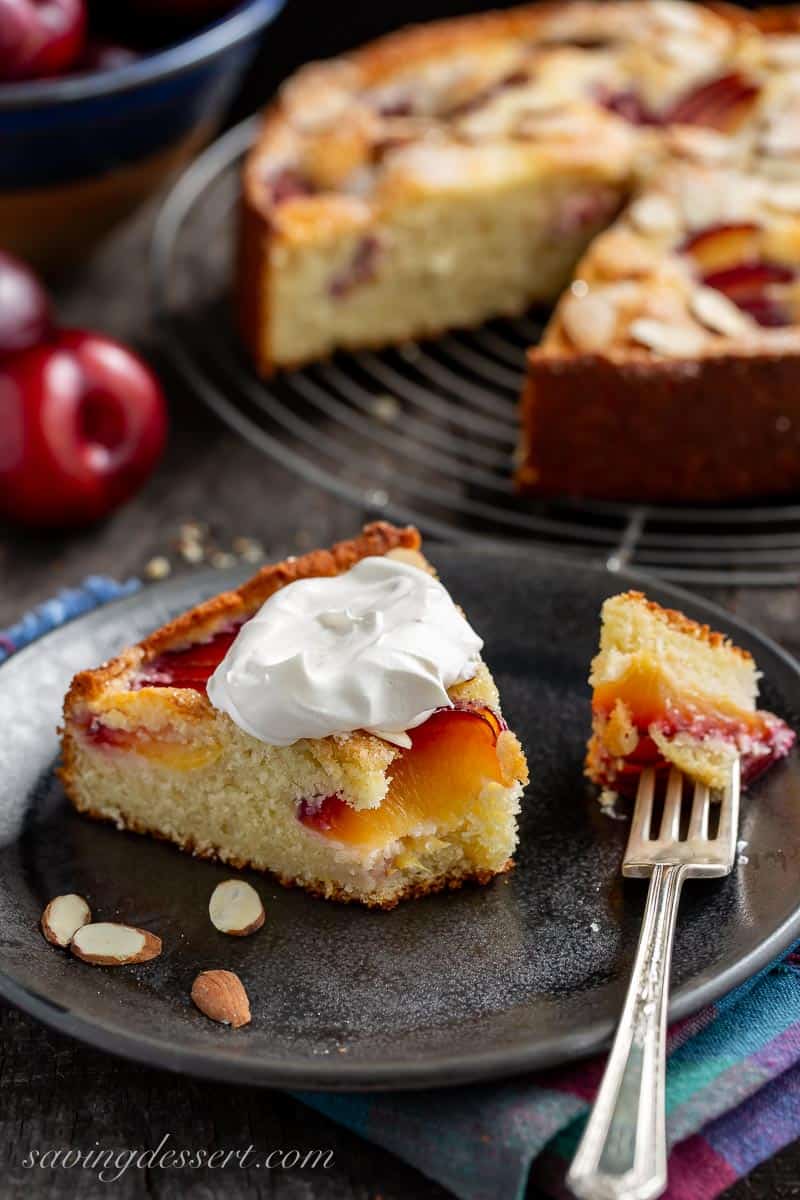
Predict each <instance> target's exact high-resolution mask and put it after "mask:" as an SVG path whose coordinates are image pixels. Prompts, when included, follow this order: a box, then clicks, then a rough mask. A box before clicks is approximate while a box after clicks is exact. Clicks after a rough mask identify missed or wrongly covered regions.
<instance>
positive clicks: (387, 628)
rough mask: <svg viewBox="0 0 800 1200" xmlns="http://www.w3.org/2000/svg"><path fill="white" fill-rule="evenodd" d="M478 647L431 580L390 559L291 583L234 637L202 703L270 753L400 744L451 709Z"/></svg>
mask: <svg viewBox="0 0 800 1200" xmlns="http://www.w3.org/2000/svg"><path fill="white" fill-rule="evenodd" d="M482 646H483V642H482V640H481V639H480V638H479V637H478V635H477V634H476V633H475V631H474V630H473V629H472V628H471V626H470V625H469V623H468V621H467V620H466V618H465V617H464V616H463V615H462V613H461V612H460V611H459V610H458V608H457V607H456V606H455V604H454V603H453V601H452V599H451V597H450V595H449V593H448V592H447V590H446V589H445V588H444V587H442V585H441V583H439V581H438V580H436V579H434V578H433V576H431V575H429V574H428V573H427V572H426V571H423V570H421V569H420V568H419V567H414V566H411V565H410V564H408V563H405V562H400V561H398V560H397V559H391V558H377V557H376V558H364V559H362V560H361V562H359V563H357V564H356V566H354V567H352V568H351V569H350V570H349V571H345V572H344V573H343V574H342V575H335V576H332V577H330V578H313V579H299V580H296V581H295V582H294V583H290V584H287V586H286V587H284V588H281V589H280V591H277V592H275V594H274V595H272V596H270V598H269V599H268V600H267V601H266V603H265V604H264V605H263V606H262V607H261V608H260V609H259V611H258V612H257V613H256V614H255V616H254V617H252V618H251V619H250V620H249V621H247V622H246V623H245V624H244V625H243V626H242V628H241V629H240V630H239V633H238V634H237V636H236V638H235V639H234V641H233V643H232V645H231V646H230V648H229V650H228V653H227V654H226V655H225V657H224V659H223V660H222V662H221V663H220V664H219V666H218V667H217V669H216V670H215V671H214V674H213V675H212V676H211V678H210V679H209V681H208V685H207V691H208V698H209V700H210V701H211V703H212V704H213V705H214V707H215V708H218V709H220V710H221V711H222V712H225V713H227V714H228V716H229V717H230V718H231V719H232V720H233V721H235V722H236V724H237V725H238V726H239V728H240V729H243V730H245V732H246V733H249V734H251V735H252V736H253V737H256V738H258V739H259V740H260V741H262V742H267V743H268V744H269V745H271V746H291V745H292V743H293V742H296V741H298V740H299V739H300V738H322V737H328V736H329V735H331V734H334V733H352V732H353V731H354V730H356V729H364V730H366V731H367V732H368V733H374V734H376V735H377V736H378V737H382V738H384V739H385V740H386V741H390V742H394V743H395V744H396V745H399V746H410V744H411V739H410V738H409V737H408V733H407V730H409V729H413V728H414V727H415V726H417V725H421V724H422V722H423V721H425V720H427V718H428V717H429V716H430V715H431V713H432V712H433V711H434V710H435V709H437V708H442V707H452V702H451V700H450V698H449V696H448V694H447V689H448V688H449V687H452V686H453V684H456V683H461V682H463V681H464V680H466V679H471V678H472V677H473V675H474V674H475V672H476V670H477V666H478V661H479V655H480V652H481V648H482Z"/></svg>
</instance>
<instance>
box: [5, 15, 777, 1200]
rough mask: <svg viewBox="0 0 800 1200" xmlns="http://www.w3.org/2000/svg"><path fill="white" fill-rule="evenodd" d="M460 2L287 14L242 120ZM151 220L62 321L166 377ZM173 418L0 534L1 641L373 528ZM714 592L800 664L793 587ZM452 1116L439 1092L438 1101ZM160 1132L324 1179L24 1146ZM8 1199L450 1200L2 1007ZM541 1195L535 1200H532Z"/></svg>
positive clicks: (280, 1106) (188, 413)
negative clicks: (349, 54) (83, 609)
mask: <svg viewBox="0 0 800 1200" xmlns="http://www.w3.org/2000/svg"><path fill="white" fill-rule="evenodd" d="M470 7H478V6H477V5H472V6H470V5H469V4H461V5H453V4H443V3H439V4H436V5H432V4H431V3H429V2H426V0H414V2H408V3H402V4H401V3H398V2H397V0H391V2H387V3H384V4H382V5H380V6H378V5H355V4H353V5H349V6H346V5H345V6H324V7H323V6H322V5H311V4H309V3H305V4H304V3H303V0H290V2H289V9H288V10H287V13H286V14H285V16H284V17H283V18H282V19H281V21H280V23H279V25H278V26H277V27H276V29H275V30H274V31H273V33H272V34H271V35H270V37H269V39H268V43H267V45H266V46H265V50H264V52H263V54H262V55H261V58H260V60H259V63H258V64H257V66H256V69H255V70H254V72H253V74H252V77H251V80H250V82H249V85H248V88H247V89H246V91H245V94H244V97H243V98H242V100H241V101H240V102H239V104H238V105H237V111H236V115H238V114H240V113H242V112H245V111H247V110H248V109H249V108H252V107H253V106H254V105H255V103H256V102H258V101H260V99H262V98H263V97H265V96H266V95H267V94H268V93H269V91H270V89H271V87H272V86H273V84H274V82H275V80H276V79H277V78H278V77H279V76H280V75H282V74H284V73H285V72H286V71H287V70H288V69H290V67H291V66H292V65H294V64H295V63H297V62H299V61H301V60H302V59H305V58H308V57H312V56H318V55H322V54H325V53H329V52H332V51H334V50H338V49H341V48H342V47H345V46H347V45H349V44H353V43H354V42H356V41H358V40H359V39H362V38H364V37H368V36H372V35H373V34H374V33H377V32H380V31H381V30H382V29H384V28H390V27H392V26H393V25H398V24H401V23H402V22H403V21H404V20H410V19H415V18H420V17H422V16H425V15H429V14H433V13H445V12H449V11H464V10H467V9H469V8H470ZM152 215H153V209H152V208H151V209H150V210H148V211H145V212H142V213H140V214H139V215H138V216H137V217H136V218H135V219H134V220H133V221H132V222H131V223H130V224H129V225H128V226H127V227H126V228H125V229H123V230H121V231H119V233H117V234H116V235H114V237H113V238H112V239H110V241H109V242H108V243H107V244H106V246H105V247H104V248H103V249H102V250H101V252H100V253H99V254H98V255H97V256H96V257H94V258H93V259H92V260H91V261H90V262H88V263H87V264H86V266H85V267H84V268H83V269H81V270H80V271H77V272H74V273H73V274H72V275H71V276H70V278H69V279H68V280H66V281H63V282H62V284H61V285H60V286H59V288H58V302H59V311H60V315H61V318H62V320H63V321H64V322H65V323H71V324H75V325H87V326H91V327H95V328H98V329H101V330H104V331H106V332H108V333H111V334H114V335H116V336H119V337H121V338H123V339H125V340H128V341H130V342H132V343H134V344H135V345H137V346H138V347H139V348H140V349H141V350H142V351H143V352H144V353H145V354H146V355H147V356H148V357H149V358H150V359H151V360H152V361H154V362H155V363H156V364H157V365H158V349H157V345H156V342H155V340H154V331H153V330H152V329H150V328H149V323H148V304H147V291H146V287H147V281H146V279H145V277H144V273H143V268H142V263H143V261H144V248H145V245H146V242H147V238H148V235H149V230H150V227H151V223H152ZM164 378H165V383H166V384H167V387H168V392H169V399H170V406H171V411H172V436H171V440H170V444H169V449H168V451H167V454H166V457H165V459H164V461H163V463H162V464H161V466H160V467H159V469H158V471H157V472H156V474H155V476H154V477H153V479H152V480H151V481H150V483H149V484H148V485H147V487H146V488H145V489H144V491H143V492H142V493H141V494H140V495H139V496H138V497H137V498H136V499H135V500H134V501H133V502H131V503H130V504H129V505H128V506H127V507H126V508H124V509H123V510H122V511H121V512H119V513H117V514H116V515H115V516H114V517H113V518H112V519H111V520H110V521H108V522H106V523H105V524H103V525H101V526H99V527H97V528H95V529H92V530H90V531H87V532H84V533H80V534H76V535H73V536H69V537H64V536H34V535H31V534H28V533H22V532H20V531H17V530H13V529H4V528H2V527H0V628H2V627H3V626H4V625H6V624H9V623H11V622H12V621H13V620H14V619H16V617H18V616H19V615H20V614H21V613H22V612H23V611H24V610H25V609H26V608H28V607H30V606H31V605H32V604H34V603H36V602H38V601H40V600H43V599H45V598H46V597H47V596H49V595H51V594H52V593H53V592H54V591H55V590H56V589H57V588H59V587H61V586H63V585H67V584H72V583H76V582H78V581H79V580H80V579H82V578H83V577H84V576H85V575H87V574H88V573H90V572H99V573H105V574H110V575H113V576H116V577H117V578H124V577H126V576H128V575H138V574H140V573H141V572H142V570H143V569H144V567H145V564H146V563H147V562H148V560H149V559H150V558H151V557H153V556H154V555H160V554H166V555H168V556H170V557H171V558H172V560H173V564H174V569H175V570H190V569H191V568H190V567H188V566H186V565H179V561H176V556H175V554H174V549H173V543H174V540H175V538H176V537H177V534H178V530H179V527H180V525H181V524H182V523H183V522H186V521H192V520H199V521H203V522H207V523H208V524H209V526H210V528H211V530H212V532H213V535H214V537H215V539H216V541H217V542H218V544H219V545H220V546H221V547H223V548H225V547H227V546H229V545H230V544H231V542H232V540H233V538H235V537H237V536H251V537H256V538H258V539H259V540H260V541H261V542H262V543H263V544H264V546H265V549H266V551H267V554H268V556H269V557H276V558H280V557H283V556H284V555H285V554H286V553H291V552H294V551H298V550H304V549H307V548H308V547H310V546H313V545H319V544H322V545H324V544H326V543H328V542H330V541H331V540H334V539H336V538H338V537H343V536H348V535H349V534H351V533H352V532H353V531H354V530H355V529H357V528H358V526H359V525H360V523H361V522H362V520H363V519H364V517H365V515H366V514H364V513H362V512H358V511H356V510H355V509H353V508H352V507H350V506H349V505H347V504H344V503H342V502H340V501H337V500H334V499H332V498H330V497H328V496H326V495H323V494H321V493H320V492H318V491H316V490H315V489H313V488H311V487H309V486H306V485H305V484H302V483H300V482H298V480H297V479H296V478H294V477H293V476H292V475H290V474H289V473H288V472H287V471H286V470H285V469H283V468H282V467H281V466H280V465H279V464H276V463H271V462H266V461H265V460H264V459H263V458H262V457H261V456H260V455H259V454H258V453H257V452H256V451H255V450H253V449H251V448H250V447H248V446H247V445H245V444H243V443H242V442H240V441H239V440H238V439H237V438H236V437H235V436H234V435H233V434H231V433H229V432H228V431H227V430H224V429H221V428H220V427H219V426H218V425H217V424H216V423H215V421H214V420H213V418H211V417H210V416H209V415H208V414H207V413H206V412H205V410H204V409H203V408H202V407H201V406H200V404H199V402H198V401H197V399H196V398H195V397H194V396H193V395H191V394H190V393H188V392H187V391H186V390H185V388H183V387H181V385H180V384H179V382H178V381H176V380H174V379H171V378H170V377H169V376H168V375H167V374H165V376H164ZM708 594H712V595H713V596H714V598H715V599H717V600H721V601H722V602H723V603H725V604H727V605H728V606H729V607H730V608H732V609H734V610H736V611H737V612H739V613H740V614H741V615H743V616H745V617H747V618H748V619H750V620H752V621H755V622H756V623H757V624H760V625H761V626H762V627H763V628H765V629H766V630H767V631H768V632H769V633H771V634H772V635H773V636H774V637H776V638H777V639H778V640H779V641H781V642H782V643H783V644H784V645H786V646H787V647H788V648H789V649H791V650H793V651H795V652H800V598H799V597H798V593H797V591H796V589H780V590H770V591H753V590H751V591H740V592H735V591H732V590H728V591H722V592H721V591H719V590H717V592H716V593H708ZM442 1104H443V1106H445V1107H446V1104H447V1097H446V1094H443V1095H442ZM167 1133H169V1134H170V1135H171V1144H172V1145H173V1146H177V1147H184V1146H185V1147H191V1148H199V1147H205V1148H208V1149H209V1150H212V1149H215V1148H225V1149H233V1148H237V1147H244V1146H247V1145H248V1144H250V1143H252V1144H253V1145H254V1146H255V1147H256V1148H257V1149H258V1150H260V1151H267V1150H269V1149H273V1148H279V1147H282V1148H284V1149H288V1148H298V1149H300V1150H301V1151H303V1150H306V1149H312V1148H314V1149H318V1148H322V1149H328V1148H330V1149H332V1150H333V1154H334V1163H333V1165H332V1166H331V1167H330V1168H329V1169H328V1170H325V1171H316V1172H311V1171H305V1172H303V1171H296V1172H293V1171H287V1172H264V1171H258V1170H255V1169H250V1170H236V1169H232V1168H229V1169H228V1170H226V1171H225V1172H223V1173H221V1172H219V1171H216V1172H215V1171H213V1170H203V1171H196V1172H190V1171H186V1170H184V1171H178V1170H141V1171H140V1170H130V1171H128V1172H127V1173H126V1174H125V1175H124V1176H123V1178H122V1179H121V1180H120V1181H119V1182H117V1183H101V1182H99V1181H98V1180H97V1179H96V1178H95V1177H94V1176H93V1175H92V1174H90V1173H89V1172H86V1171H77V1170H69V1169H62V1170H52V1171H50V1170H48V1171H45V1170H39V1171H35V1170H33V1171H32V1170H26V1169H24V1168H23V1167H22V1162H23V1160H24V1158H25V1155H26V1154H27V1153H28V1151H29V1150H30V1149H32V1148H38V1149H40V1150H42V1149H45V1148H47V1147H58V1146H63V1147H74V1148H77V1149H80V1150H83V1151H84V1152H86V1151H89V1150H92V1149H93V1148H95V1147H97V1146H102V1147H104V1148H106V1147H107V1148H114V1149H123V1148H130V1149H132V1148H140V1149H149V1148H153V1147H155V1146H157V1145H158V1144H159V1142H160V1141H161V1138H162V1137H163V1136H164V1135H165V1134H167ZM0 1140H1V1144H0V1196H2V1197H5V1196H9V1197H17V1196H18V1197H28V1196H48V1197H50V1196H52V1197H55V1198H61V1197H71V1196H81V1197H94V1196H106V1195H109V1194H112V1195H114V1196H120V1197H126V1198H127V1197H137V1198H138V1197H146V1196H153V1197H160V1198H161V1197H163V1198H164V1200H166V1198H169V1197H179V1196H185V1195H191V1196H193V1197H202V1198H203V1200H215V1198H216V1197H223V1196H225V1197H232V1198H238V1197H274V1198H276V1200H307V1198H309V1197H314V1198H318V1200H368V1198H369V1200H408V1198H409V1197H417V1198H420V1200H437V1198H438V1200H443V1198H444V1197H445V1196H446V1193H445V1192H444V1191H443V1190H442V1189H441V1188H440V1187H438V1186H437V1185H435V1184H433V1183H431V1182H429V1181H428V1180H426V1179H424V1178H423V1177H422V1176H421V1175H420V1174H418V1173H417V1172H416V1171H414V1170H413V1169H412V1168H410V1167H408V1166H406V1165H405V1164H403V1163H401V1162H400V1161H399V1160H398V1159H396V1158H394V1157H393V1156H392V1155H390V1154H388V1153H386V1152H385V1151H382V1150H380V1149H379V1148H377V1147H375V1146H372V1145H370V1144H369V1143H367V1142H364V1141H363V1140H361V1139H360V1138H358V1137H356V1136H354V1135H352V1134H350V1133H348V1132H346V1131H344V1130H342V1129H340V1128H339V1127H338V1126H336V1125H334V1124H333V1123H332V1122H330V1121H328V1120H326V1119H324V1118H323V1117H320V1116H318V1115H316V1114H314V1113H312V1112H311V1111H310V1110H308V1109H306V1108H305V1107H304V1106H302V1105H301V1104H299V1103H297V1102H295V1101H294V1100H291V1099H289V1098H288V1097H287V1096H285V1095H283V1094H281V1093H277V1092H269V1091H264V1090H258V1089H254V1088H237V1087H230V1086H222V1085H218V1084H213V1083H203V1082H198V1081H193V1080H188V1079H182V1078H179V1077H177V1076H173V1075H169V1074H166V1073H164V1072H158V1071H154V1070H150V1069H146V1068H143V1067H139V1066H137V1065H135V1064H131V1063H127V1062H125V1061H123V1060H121V1059H116V1058H113V1057H111V1056H109V1055H106V1054H102V1053H100V1052H98V1051H95V1050H91V1049H88V1048H86V1047H84V1046H81V1045H79V1044H78V1043H75V1042H73V1041H70V1040H69V1039H67V1038H65V1037H62V1036H59V1035H57V1034H54V1033H51V1032H49V1031H48V1030H46V1029H44V1028H43V1027H41V1026H40V1025H37V1024H36V1023H35V1022H34V1021H32V1020H31V1019H30V1018H28V1017H27V1016H25V1015H24V1014H22V1013H20V1012H18V1011H16V1010H15V1009H13V1008H11V1007H10V1006H6V1005H2V1004H0ZM728 1195H729V1196H730V1197H731V1200H745V1198H747V1197H749V1198H752V1200H784V1198H785V1200H788V1198H789V1197H797V1196H799V1195H800V1143H797V1144H795V1145H794V1146H792V1147H789V1148H787V1149H786V1150H785V1151H784V1152H783V1153H782V1154H781V1155H779V1156H778V1157H776V1158H775V1159H773V1160H772V1161H771V1162H770V1163H768V1164H765V1165H764V1166H762V1167H761V1168H760V1169H759V1170H758V1171H756V1172H754V1173H753V1174H752V1175H751V1176H750V1177H749V1178H748V1179H747V1180H744V1181H742V1182H741V1183H740V1184H738V1185H737V1186H736V1187H735V1188H733V1189H732V1190H731V1191H730V1192H729V1193H728ZM533 1196H534V1193H533V1192H532V1191H531V1197H533Z"/></svg>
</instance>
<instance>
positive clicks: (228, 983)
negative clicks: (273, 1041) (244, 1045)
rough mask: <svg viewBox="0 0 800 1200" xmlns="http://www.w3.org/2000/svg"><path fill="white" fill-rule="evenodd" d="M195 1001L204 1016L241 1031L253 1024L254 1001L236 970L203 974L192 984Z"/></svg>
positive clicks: (204, 972)
mask: <svg viewBox="0 0 800 1200" xmlns="http://www.w3.org/2000/svg"><path fill="white" fill-rule="evenodd" d="M192 1000H193V1001H194V1003H195V1004H196V1005H197V1007H198V1008H199V1009H200V1012H201V1013H203V1015H204V1016H206V1017H210V1019H211V1020H212V1021H217V1022H218V1023H219V1024H220V1025H230V1026H231V1028H232V1029H239V1028H241V1026H242V1025H249V1024H250V1001H249V1000H248V998H247V992H246V991H245V990H244V984H243V983H242V981H241V979H240V978H239V976H238V975H234V973H233V971H201V972H200V974H199V975H198V976H197V978H196V979H195V981H194V983H193V984H192Z"/></svg>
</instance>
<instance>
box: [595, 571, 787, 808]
mask: <svg viewBox="0 0 800 1200" xmlns="http://www.w3.org/2000/svg"><path fill="white" fill-rule="evenodd" d="M589 682H590V684H591V685H592V688H593V695H592V735H591V737H590V739H589V745H588V749H587V756H586V774H587V775H588V777H589V778H590V779H591V780H593V781H594V782H595V783H597V784H599V785H600V786H601V787H603V788H604V789H606V790H607V791H609V792H629V791H635V789H636V783H637V779H638V775H639V773H640V772H641V771H642V770H643V769H644V768H645V767H650V766H656V767H663V766H666V765H668V764H672V765H674V766H676V767H678V768H679V769H680V770H681V771H683V772H684V773H685V774H686V775H688V776H689V777H690V778H693V779H697V780H699V781H700V782H702V783H705V784H707V785H708V786H709V787H711V788H722V787H724V786H725V784H726V782H727V780H728V776H729V772H730V767H731V763H732V761H733V759H734V758H736V757H739V758H740V759H741V765H742V778H743V780H744V782H745V783H747V782H749V781H751V780H752V779H753V778H754V777H755V776H756V775H759V774H761V772H762V771H764V770H766V769H767V767H769V766H770V765H771V764H772V763H773V762H775V761H776V760H777V759H779V758H783V757H784V756H785V755H786V754H788V753H789V750H790V749H791V747H792V744H793V742H794V739H795V735H794V733H793V732H792V730H791V729H789V727H788V726H787V725H786V724H785V722H783V721H782V720H781V719H780V718H779V717H776V716H774V715H773V714H772V713H769V712H763V711H760V710H758V709H757V708H756V696H757V693H758V671H757V669H756V664H755V662H754V661H753V658H752V656H751V655H750V654H749V653H748V652H747V651H746V650H741V649H739V647H738V646H734V645H733V644H732V643H731V642H730V641H729V640H728V639H727V638H725V637H724V636H723V635H722V634H721V633H714V632H712V631H711V630H710V629H709V627H708V626H707V625H700V624H698V623H697V622H696V621H692V620H690V619H689V618H688V617H686V616H684V614H683V613H681V612H677V611H675V610H673V609H667V608H662V607H661V606H660V605H659V604H656V603H654V602H653V601H651V600H648V599H647V597H646V596H644V595H642V593H641V592H634V591H632V592H626V593H624V594H623V595H619V596H612V597H611V598H610V599H608V600H606V602H605V603H604V605H603V610H602V627H601V632H600V652H599V653H598V654H597V656H596V657H595V658H594V660H593V662H592V670H591V675H590V677H589Z"/></svg>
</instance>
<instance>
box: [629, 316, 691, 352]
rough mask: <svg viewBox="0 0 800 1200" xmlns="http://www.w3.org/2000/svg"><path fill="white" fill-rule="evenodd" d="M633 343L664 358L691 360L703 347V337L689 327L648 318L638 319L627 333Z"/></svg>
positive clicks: (632, 323)
mask: <svg viewBox="0 0 800 1200" xmlns="http://www.w3.org/2000/svg"><path fill="white" fill-rule="evenodd" d="M628 332H629V333H630V336H631V337H632V338H633V340H634V341H635V342H638V343H639V345H641V346H646V347H647V349H648V350H653V351H654V352H655V353H656V354H662V355H663V356H664V357H665V358H693V357H694V356H695V355H697V354H699V353H700V352H701V350H702V349H703V346H704V345H705V336H704V334H703V332H702V330H700V329H694V328H693V327H692V326H691V325H666V324H665V323H664V322H663V321H655V320H653V319H652V318H650V317H638V318H637V319H636V320H635V321H632V322H631V326H630V329H629V331H628Z"/></svg>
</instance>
